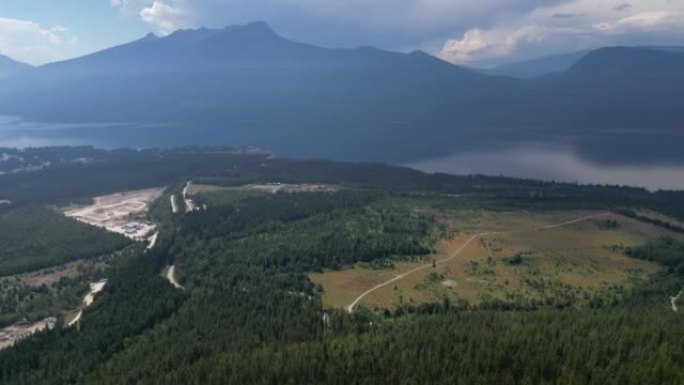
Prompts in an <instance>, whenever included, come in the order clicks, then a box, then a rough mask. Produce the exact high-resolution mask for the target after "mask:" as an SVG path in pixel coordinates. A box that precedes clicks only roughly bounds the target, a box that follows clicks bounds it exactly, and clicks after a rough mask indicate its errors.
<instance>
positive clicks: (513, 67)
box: [478, 51, 590, 79]
mask: <svg viewBox="0 0 684 385" xmlns="http://www.w3.org/2000/svg"><path fill="white" fill-rule="evenodd" d="M589 52H590V51H578V52H571V53H567V54H560V55H553V56H546V57H542V58H538V59H532V60H525V61H521V62H514V63H506V64H501V65H499V66H496V67H493V68H486V69H478V71H479V72H481V73H484V74H489V75H503V76H511V77H514V78H519V79H533V78H536V77H540V76H545V75H549V74H552V73H558V72H565V71H567V70H568V69H569V68H570V67H571V66H572V65H573V64H575V63H576V62H577V61H578V60H579V59H581V58H582V57H584V56H585V55H586V54H588V53H589Z"/></svg>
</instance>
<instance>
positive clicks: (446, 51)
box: [0, 0, 684, 66]
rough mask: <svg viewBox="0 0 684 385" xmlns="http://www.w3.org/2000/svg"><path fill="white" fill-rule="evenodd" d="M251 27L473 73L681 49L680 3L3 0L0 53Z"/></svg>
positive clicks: (50, 56)
mask: <svg viewBox="0 0 684 385" xmlns="http://www.w3.org/2000/svg"><path fill="white" fill-rule="evenodd" d="M255 20H263V21H266V22H268V23H270V24H271V25H272V26H273V27H274V29H275V30H276V31H278V32H280V33H281V34H283V35H284V36H286V37H290V38H293V39H296V40H300V41H304V42H309V43H314V44H319V45H323V46H357V45H373V46H378V47H381V48H386V49H394V50H412V49H424V50H426V51H428V52H430V53H432V54H434V55H436V56H439V57H442V58H443V59H445V60H449V61H452V62H454V63H458V64H467V65H475V66H488V65H493V64H497V63H500V62H506V61H515V60H522V59H527V58H533V57H540V56H544V55H550V54H557V53H563V52H569V51H575V50H583V49H589V48H596V47H600V46H608V45H645V44H662V45H684V0H477V1H474V0H59V1H55V0H0V54H5V55H8V56H10V57H13V58H15V59H17V60H20V61H25V62H29V63H32V64H42V63H46V62H51V61H56V60H63V59H67V58H71V57H75V56H80V55H83V54H87V53H90V52H93V51H96V50H99V49H103V48H107V47H110V46H113V45H117V44H121V43H125V42H128V41H131V40H134V39H137V38H139V37H141V36H143V35H145V34H146V33H148V32H150V31H153V32H155V33H157V34H159V35H165V34H168V33H170V32H172V31H174V30H176V29H179V28H196V27H200V26H207V27H222V26H225V25H229V24H241V23H247V22H250V21H255Z"/></svg>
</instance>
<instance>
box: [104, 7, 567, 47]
mask: <svg viewBox="0 0 684 385" xmlns="http://www.w3.org/2000/svg"><path fill="white" fill-rule="evenodd" d="M567 1H574V0H545V1H544V3H547V4H558V3H563V2H567ZM539 3H540V0H478V1H472V0H156V1H154V2H152V1H150V0H147V1H145V0H110V4H111V5H112V6H114V7H117V8H119V9H121V11H122V12H123V13H124V14H127V15H134V16H135V15H138V16H140V17H141V18H142V19H143V20H144V21H145V22H147V23H149V24H151V25H152V26H154V28H155V29H156V30H157V31H158V32H162V33H168V32H170V31H172V30H173V29H179V28H187V27H200V26H207V27H221V26H225V25H229V24H240V23H246V22H251V21H256V20H264V21H266V22H268V23H270V24H272V25H273V26H274V27H275V28H276V29H277V30H278V31H281V32H282V33H284V34H285V35H287V36H290V37H293V38H296V39H299V40H305V41H309V42H313V43H322V44H326V45H338V44H339V45H357V44H372V45H383V46H394V47H398V46H411V45H413V46H415V45H419V44H421V43H423V42H425V41H426V40H431V39H435V37H442V36H447V35H448V34H450V33H452V32H453V31H458V30H460V31H463V30H466V29H469V28H470V27H472V26H473V23H479V24H481V25H483V26H487V25H489V24H491V23H493V22H495V21H496V20H497V19H499V18H500V17H502V16H503V15H508V16H515V15H521V14H526V13H528V12H529V11H530V10H532V9H534V8H536V7H538V5H539Z"/></svg>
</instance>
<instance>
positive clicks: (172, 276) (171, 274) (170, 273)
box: [166, 265, 185, 290]
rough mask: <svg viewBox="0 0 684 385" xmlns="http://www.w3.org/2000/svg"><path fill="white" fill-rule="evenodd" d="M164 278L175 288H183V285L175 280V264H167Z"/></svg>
mask: <svg viewBox="0 0 684 385" xmlns="http://www.w3.org/2000/svg"><path fill="white" fill-rule="evenodd" d="M166 279H168V280H169V282H171V284H172V285H173V287H175V288H176V289H181V290H185V288H184V287H183V285H181V284H180V283H178V281H176V265H171V266H169V270H168V271H167V272H166Z"/></svg>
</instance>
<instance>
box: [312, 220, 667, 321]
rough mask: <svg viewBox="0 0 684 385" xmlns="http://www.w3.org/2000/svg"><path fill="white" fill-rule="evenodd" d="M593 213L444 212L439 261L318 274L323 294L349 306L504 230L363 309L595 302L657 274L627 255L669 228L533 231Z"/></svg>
mask: <svg viewBox="0 0 684 385" xmlns="http://www.w3.org/2000/svg"><path fill="white" fill-rule="evenodd" d="M587 214H591V213H589V212H584V211H582V212H580V211H573V212H551V213H528V212H523V211H520V212H485V211H476V210H468V211H462V212H451V213H442V214H441V217H440V222H441V223H443V228H444V229H446V230H445V232H446V233H448V234H449V236H450V237H449V238H448V239H445V240H443V241H441V242H440V243H439V246H438V250H437V254H436V255H435V256H429V257H426V258H425V259H424V260H423V261H422V262H419V263H397V264H395V266H394V268H393V269H384V270H374V269H369V268H363V267H360V266H356V267H354V268H351V269H346V270H342V271H330V272H324V273H321V274H311V275H310V277H311V279H312V280H313V281H314V282H315V283H317V284H320V285H321V286H322V287H323V288H324V295H323V301H324V304H325V305H326V306H331V307H345V306H348V305H349V304H350V303H351V302H352V301H353V300H354V299H355V298H356V297H357V296H359V295H360V294H361V293H363V292H365V291H366V290H368V289H370V288H372V287H374V286H375V285H377V284H379V283H382V282H385V281H387V280H389V279H391V278H393V277H395V276H397V275H399V274H402V273H404V272H407V271H409V270H411V269H414V268H416V267H418V266H421V265H425V264H430V263H431V262H432V260H435V261H441V260H444V259H446V258H448V257H449V256H451V255H453V254H454V251H455V250H457V249H459V248H460V247H461V246H462V245H463V244H464V242H466V240H467V239H469V238H470V237H471V236H472V235H473V234H477V233H480V232H485V231H495V232H502V233H499V234H493V235H488V236H485V237H483V238H481V239H478V240H477V241H475V242H472V243H471V244H469V245H468V246H467V247H466V248H465V249H463V251H462V252H461V253H460V254H459V255H458V257H457V258H454V259H453V260H451V261H449V262H446V263H436V264H434V267H430V268H428V269H424V270H421V271H417V272H415V273H412V274H410V275H408V276H406V277H405V278H403V279H401V280H399V281H396V282H394V283H392V284H390V285H388V286H385V287H383V288H380V289H378V290H376V291H374V292H372V293H370V294H369V295H367V296H366V297H365V298H364V299H363V300H362V301H361V304H364V305H367V306H371V307H376V308H387V307H392V306H394V305H398V304H401V303H413V304H419V303H425V302H436V301H437V302H438V301H442V300H443V299H444V298H445V297H447V298H450V299H451V300H452V301H460V302H464V301H467V302H468V303H471V304H479V303H482V302H491V301H495V300H499V301H504V302H512V303H530V301H534V302H535V303H548V304H554V303H558V302H559V301H565V300H569V299H572V300H580V301H581V300H588V299H590V298H591V297H592V296H593V295H596V294H597V293H603V292H607V291H613V292H620V291H621V290H622V289H624V288H628V287H630V286H632V285H634V283H636V282H639V281H641V280H644V279H645V278H647V277H648V276H649V275H650V274H653V273H654V272H656V271H657V270H658V267H657V265H655V264H653V263H650V262H645V261H641V260H636V259H633V258H629V257H626V256H625V255H624V253H623V250H624V248H625V247H629V246H635V245H639V244H642V243H644V242H646V241H648V240H650V239H654V238H656V237H658V236H661V235H665V234H670V235H673V234H672V233H670V232H668V231H667V230H663V229H661V228H658V227H655V226H653V225H649V224H645V223H641V222H638V221H636V220H633V219H629V218H626V217H622V216H618V215H615V214H611V215H609V216H606V217H601V218H600V219H591V220H588V221H585V222H581V223H576V224H572V225H569V226H564V227H559V228H553V229H540V230H535V231H530V229H534V228H539V227H542V226H547V225H549V224H556V223H562V222H564V221H567V220H570V219H574V218H579V217H583V216H586V215H587Z"/></svg>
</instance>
